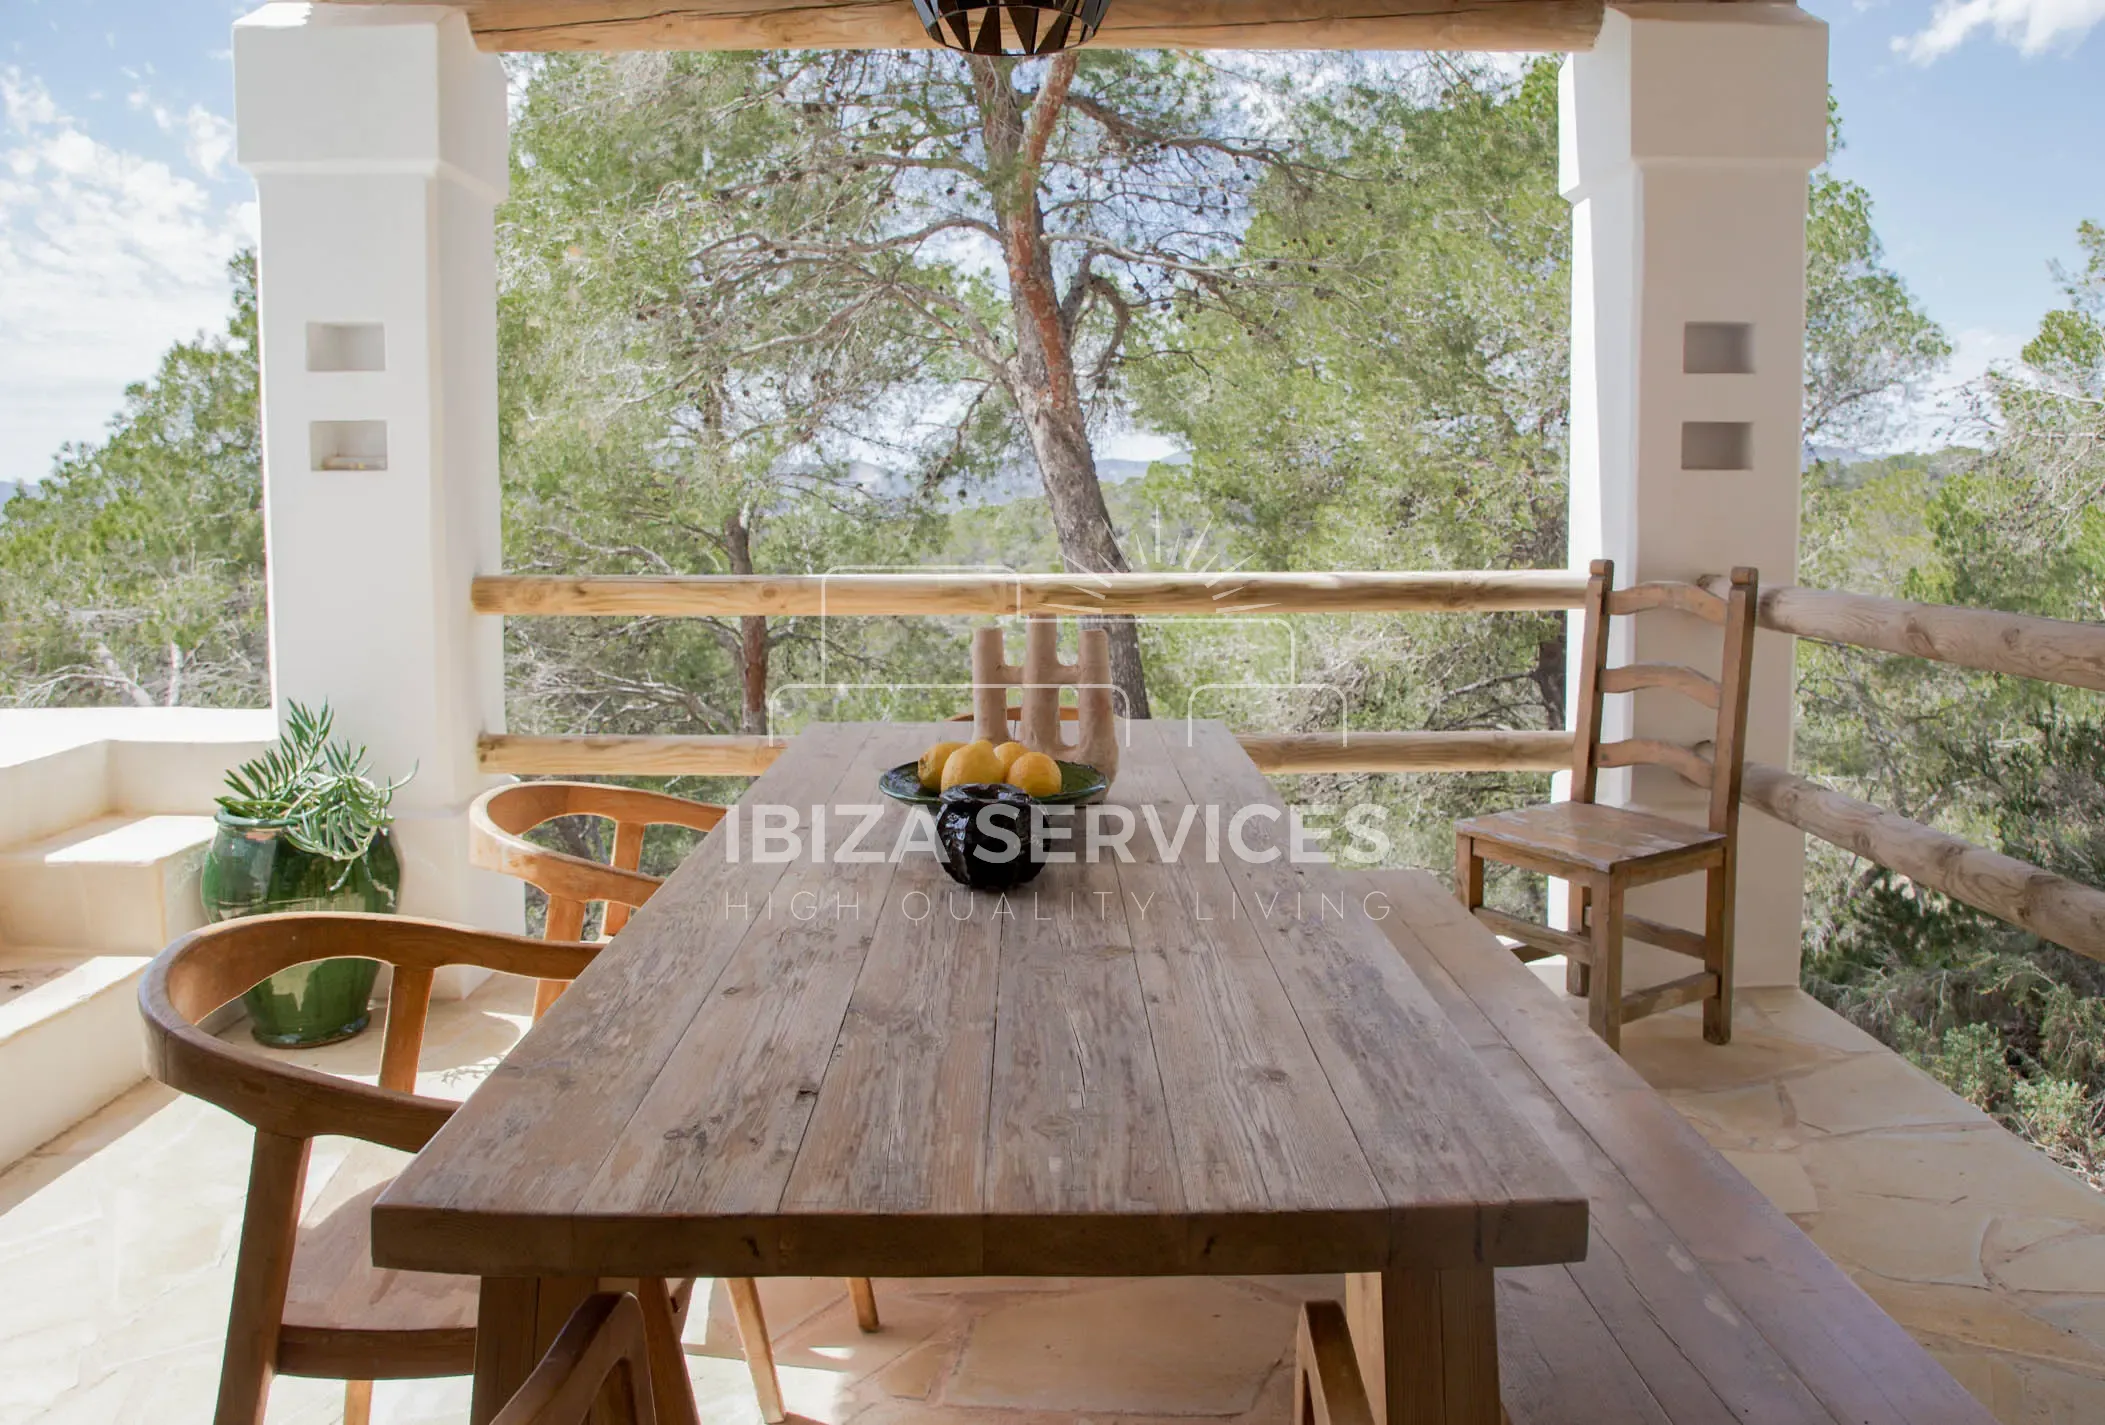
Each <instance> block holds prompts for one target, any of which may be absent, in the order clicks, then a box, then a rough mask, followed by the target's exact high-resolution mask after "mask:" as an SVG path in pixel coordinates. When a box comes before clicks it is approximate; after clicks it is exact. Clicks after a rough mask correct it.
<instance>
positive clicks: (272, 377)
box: [234, 4, 523, 929]
mask: <svg viewBox="0 0 2105 1425" xmlns="http://www.w3.org/2000/svg"><path fill="white" fill-rule="evenodd" d="M234 73H235V94H236V117H237V120H238V130H239V155H240V161H241V164H242V166H243V167H245V168H247V169H248V170H249V172H250V173H252V174H254V175H255V178H256V188H257V198H258V202H259V206H260V209H261V225H262V240H261V245H260V247H259V250H258V264H259V275H260V288H261V302H262V311H261V317H262V348H263V472H264V510H265V517H266V526H267V534H268V541H269V572H270V628H271V670H272V677H273V682H274V684H275V688H274V701H275V702H276V703H277V705H278V706H279V707H280V708H281V709H282V708H283V707H284V705H285V703H286V701H287V700H298V701H300V702H303V703H314V704H318V703H321V702H324V701H327V702H328V703H330V704H331V705H332V706H333V707H334V708H335V709H336V716H337V726H338V728H339V729H340V731H341V732H342V733H343V734H345V735H347V736H349V737H350V738H352V739H353V740H354V741H357V742H363V743H365V744H366V745H367V746H368V747H369V748H370V750H371V753H372V759H373V764H374V766H375V768H376V769H377V770H378V771H380V772H383V773H389V774H395V775H399V774H401V773H403V772H406V771H408V770H409V769H410V768H411V767H412V766H414V767H415V768H416V779H415V780H414V781H413V782H411V783H410V784H409V786H407V787H406V788H404V789H403V790H402V791H401V792H400V793H399V794H398V795H397V797H396V799H395V807H396V812H397V816H398V821H397V826H396V834H397V838H398V842H399V845H400V848H401V853H402V860H403V868H402V878H403V886H402V890H403V905H402V909H403V911H404V912H405V913H407V914H414V915H427V916H434V917H438V918H441V919H445V920H452V921H459V922H464V923H468V924H474V925H481V926H485V927H490V928H495V929H517V928H518V927H519V925H520V923H521V919H522V906H523V899H522V893H521V889H520V887H519V885H518V884H517V883H516V882H513V881H510V880H508V879H507V878H504V877H500V876H496V875H492V874H490V873H488V872H482V871H476V870H474V869H472V868H470V867H469V865H468V862H467V831H466V820H465V815H464V813H465V811H466V807H467V804H468V803H469V802H470V801H471V800H472V799H473V798H474V796H475V795H476V793H477V792H479V791H480V790H481V789H482V788H483V787H484V786H486V785H488V783H489V781H490V780H491V779H489V778H485V777H483V776H482V775H481V774H479V773H478V772H477V770H476V766H475V739H476V734H477V733H479V732H481V731H483V730H485V729H488V730H491V731H499V730H502V728H503V726H504V669H503V647H502V643H501V632H500V626H499V622H498V620H496V619H491V618H479V617H476V616H475V615H473V614H472V613H471V612H470V611H469V606H468V583H469V580H470V578H472V577H473V576H474V575H475V574H476V573H477V572H478V571H485V570H488V571H494V570H496V569H498V568H499V567H500V565H501V560H502V556H501V550H500V546H499V535H498V512H499V509H498V506H499V501H498V479H497V284H496V262H495V240H494V229H493V214H494V210H495V208H496V205H497V204H498V203H499V202H501V201H502V200H503V198H504V196H505V185H506V162H507V159H506V143H507V135H506V114H505V81H504V71H503V68H502V65H501V64H500V62H499V61H498V59H497V58H496V57H495V56H494V55H487V54H483V53H481V52H479V51H478V50H477V49H476V48H475V44H474V41H473V40H472V39H471V38H470V36H469V33H468V27H467V24H466V22H465V21H464V20H463V19H462V17H461V13H460V12H459V11H457V10H452V9H446V8H441V7H437V6H431V7H425V6H414V7H401V6H389V7H386V8H368V7H363V6H348V5H312V6H310V5H305V4H271V5H265V6H264V7H263V8H262V9H260V10H257V11H256V12H255V13H253V14H251V15H249V16H247V17H245V18H244V19H242V20H239V21H237V22H236V24H235V26H234Z"/></svg>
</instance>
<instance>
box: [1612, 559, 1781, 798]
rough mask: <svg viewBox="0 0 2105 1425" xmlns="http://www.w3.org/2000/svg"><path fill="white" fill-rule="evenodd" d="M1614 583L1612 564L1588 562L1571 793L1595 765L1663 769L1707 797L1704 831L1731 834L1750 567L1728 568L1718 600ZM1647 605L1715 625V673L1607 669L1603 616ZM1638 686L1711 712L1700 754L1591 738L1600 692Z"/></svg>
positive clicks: (1663, 586) (1688, 590) (1751, 610)
mask: <svg viewBox="0 0 2105 1425" xmlns="http://www.w3.org/2000/svg"><path fill="white" fill-rule="evenodd" d="M1614 585H1615V563H1614V561H1613V560H1608V559H1596V560H1594V561H1593V564H1592V567H1591V568H1590V569H1589V571H1588V578H1587V581H1586V602H1585V610H1586V634H1585V643H1584V644H1583V645H1582V647H1581V654H1580V664H1579V697H1578V703H1577V720H1576V724H1575V726H1574V727H1573V728H1572V786H1571V799H1572V800H1573V801H1575V802H1590V801H1592V800H1593V799H1594V795H1595V792H1596V789H1597V785H1598V782H1599V773H1600V769H1601V768H1603V767H1637V766H1660V767H1665V768H1667V769H1668V770H1669V771H1672V772H1674V773H1675V774H1676V775H1678V776H1680V777H1681V778H1682V779H1683V780H1684V781H1687V782H1691V783H1693V784H1695V785H1696V786H1699V787H1703V788H1705V789H1706V790H1707V791H1708V792H1709V793H1710V806H1709V827H1710V829H1711V830H1712V831H1716V832H1722V833H1724V834H1725V835H1726V836H1732V835H1734V834H1735V833H1736V832H1737V831H1738V829H1739V811H1740V779H1741V776H1742V772H1743V769H1744V767H1745V765H1746V757H1747V745H1746V744H1747V685H1748V682H1749V679H1750V676H1751V674H1752V672H1753V660H1754V615H1755V607H1756V604H1757V602H1758V595H1759V594H1760V592H1761V588H1760V586H1761V580H1760V576H1759V575H1757V574H1756V573H1755V571H1754V570H1752V569H1748V568H1737V569H1734V570H1733V571H1732V577H1731V582H1730V586H1729V588H1728V590H1727V592H1726V594H1725V596H1724V597H1722V598H1720V597H1719V596H1718V595H1716V594H1713V593H1711V592H1710V591H1709V590H1708V589H1704V588H1700V587H1698V586H1696V585H1693V584H1679V583H1650V584H1633V585H1632V586H1631V587H1629V588H1627V589H1617V588H1615V587H1614ZM1653 609H1673V610H1675V611H1677V612H1680V613H1685V614H1692V615H1694V616H1695V617H1697V618H1700V619H1702V620H1703V621H1704V622H1706V623H1709V624H1714V625H1717V626H1718V627H1720V628H1721V629H1722V630H1723V632H1724V649H1723V653H1722V655H1721V657H1720V659H1719V663H1720V668H1719V675H1718V676H1717V677H1715V678H1713V677H1711V676H1709V675H1708V674H1706V673H1702V672H1699V671H1697V670H1696V669H1694V668H1688V667H1684V666H1682V665H1681V664H1678V663H1629V664H1625V665H1623V666H1621V667H1619V668H1611V667H1609V666H1608V621H1609V620H1610V619H1611V618H1617V617H1626V616H1629V615H1632V614H1639V613H1645V612H1648V611H1650V610H1653ZM1648 688H1661V689H1665V690H1667V691H1670V692H1674V693H1678V694H1680V695H1681V696H1682V697H1685V698H1688V699H1690V700H1691V701H1693V702H1696V703H1699V704H1701V705H1702V706H1703V707H1705V708H1707V709H1709V710H1710V711H1711V712H1712V713H1713V714H1715V716H1716V726H1715V730H1714V732H1713V734H1712V737H1711V739H1710V747H1709V751H1708V755H1707V756H1706V755H1705V754H1704V753H1703V752H1702V751H1700V750H1698V749H1696V748H1692V747H1685V746H1682V745H1680V744H1678V743H1673V742H1666V741H1662V740H1660V739H1657V738H1646V737H1630V738H1624V739H1622V740H1621V741H1617V742H1603V741H1601V713H1602V702H1603V700H1604V699H1605V698H1606V696H1607V695H1608V694H1610V693H1636V692H1642V691H1644V690H1646V689H1648Z"/></svg>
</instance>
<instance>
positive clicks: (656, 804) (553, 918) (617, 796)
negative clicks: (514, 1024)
mask: <svg viewBox="0 0 2105 1425" xmlns="http://www.w3.org/2000/svg"><path fill="white" fill-rule="evenodd" d="M725 811H726V809H725V808H723V807H720V806H714V805H711V804H709V803H707V802H690V801H686V800H684V799H682V798H680V797H673V796H667V795H665V794H664V793H662V792H646V791H640V790H638V789H636V788H634V787H614V786H608V785H606V784H604V783H600V782H516V783H513V784H512V785H510V786H505V787H493V788H491V789H490V790H489V791H487V792H484V793H483V794H482V795H481V796H479V797H477V798H476V799H475V804H474V805H473V806H472V807H470V808H469V810H468V837H469V841H468V859H469V860H470V861H472V862H473V863H474V864H475V865H478V866H482V867H484V868H486V869H488V870H492V871H502V872H503V873H505V874H506V875H508V876H516V877H518V878H519V879H520V880H522V881H525V882H526V883H527V884H528V885H532V886H539V887H540V888H541V890H542V891H544V892H545V893H546V894H547V896H548V931H547V933H548V934H549V935H550V936H551V937H561V936H565V935H568V936H573V937H574V936H576V935H578V934H579V933H581V931H582V929H583V927H584V923H585V907H586V906H588V905H590V904H591V903H592V902H593V901H603V902H605V904H606V907H607V915H606V929H607V933H608V934H610V935H611V934H612V933H614V932H615V931H618V930H620V929H621V927H622V926H624V925H626V924H627V923H628V918H629V914H630V912H631V911H632V910H634V909H635V908H636V907H637V906H640V905H642V904H643V903H644V902H645V901H647V900H649V899H650V897H651V893H652V892H654V891H656V890H657V889H658V887H659V886H660V885H661V884H663V883H662V882H661V881H660V880H659V879H658V877H656V876H649V875H645V874H644V873H643V872H641V871H639V870H637V869H636V868H637V866H638V865H639V864H640V863H641V861H642V857H643V834H644V832H645V831H646V830H647V829H648V828H650V827H653V826H684V827H687V828H689V829H691V830H694V831H708V830H709V829H710V828H712V827H714V826H715V825H716V824H717V823H718V822H720V821H722V820H723V819H724V814H725ZM564 816H597V817H602V818H604V819H606V820H608V821H611V822H613V823H614V864H613V865H611V866H608V865H601V864H600V863H599V862H597V861H587V860H585V859H584V858H583V857H580V856H571V855H567V854H565V853H564V852H561V851H552V850H550V849H549V848H547V847H545V846H536V845H535V844H534V843H532V842H531V841H528V840H527V839H526V837H525V833H526V832H528V831H531V830H533V829H534V828H535V827H537V826H539V825H541V824H542V823H544V822H549V821H553V820H555V819H556V818H557V817H564ZM568 983H569V981H568V980H567V979H565V980H556V981H552V982H551V981H546V980H544V981H543V982H542V984H541V987H540V990H539V991H538V992H537V993H536V995H535V997H534V1017H535V1018H536V1019H538V1018H540V1017H541V1015H542V1014H544V1013H546V1012H547V1010H548V1007H549V1006H550V1005H552V1004H554V1003H555V1001H556V997H557V996H558V995H560V994H561V993H562V992H563V988H564V986H565V985H567V984H568ZM724 1290H725V1292H726V1293H727V1294H728V1295H729V1296H730V1298H731V1308H732V1312H733V1314H734V1315H735V1316H736V1317H737V1319H738V1337H739V1341H740V1343H741V1344H742V1345H743V1346H744V1348H745V1353H746V1366H747V1369H748V1370H750V1371H751V1372H752V1376H753V1391H754V1394H755V1395H757V1396H758V1397H759V1401H760V1414H761V1417H762V1418H763V1419H765V1420H767V1421H768V1422H770V1425H775V1422H779V1421H780V1420H782V1418H783V1408H782V1387H781V1383H780V1381H779V1380H778V1378H777V1376H776V1374H775V1351H774V1346H773V1343H772V1342H771V1341H770V1340H769V1337H768V1329H767V1317H766V1314H765V1313H764V1312H763V1311H762V1310H761V1305H760V1289H759V1286H758V1284H757V1283H755V1282H754V1281H753V1280H752V1279H751V1278H749V1277H726V1278H725V1279H724ZM848 1295H849V1297H850V1299H851V1300H852V1301H853V1302H854V1304H855V1324H856V1325H857V1326H858V1327H860V1328H861V1329H862V1330H864V1331H876V1330H878V1329H880V1327H881V1325H882V1323H881V1322H880V1321H879V1320H878V1316H877V1293H876V1290H875V1289H874V1288H873V1287H872V1286H871V1285H870V1282H869V1280H868V1278H865V1277H852V1278H850V1279H849V1281H848Z"/></svg>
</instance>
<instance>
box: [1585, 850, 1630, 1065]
mask: <svg viewBox="0 0 2105 1425" xmlns="http://www.w3.org/2000/svg"><path fill="white" fill-rule="evenodd" d="M1591 979H1592V984H1591V986H1589V989H1590V993H1589V994H1588V995H1587V997H1586V1018H1587V1021H1588V1022H1589V1023H1590V1024H1591V1025H1592V1026H1593V1032H1594V1033H1595V1034H1597V1035H1599V1036H1600V1038H1601V1042H1603V1043H1604V1044H1606V1045H1607V1046H1608V1047H1609V1048H1610V1049H1613V1050H1615V1052H1616V1053H1618V1054H1620V1053H1621V1052H1622V1051H1623V888H1622V886H1621V884H1620V883H1618V882H1617V881H1615V880H1613V879H1609V880H1604V881H1601V882H1598V883H1596V884H1595V886H1594V888H1593V974H1592V976H1591Z"/></svg>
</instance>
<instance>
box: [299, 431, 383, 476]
mask: <svg viewBox="0 0 2105 1425" xmlns="http://www.w3.org/2000/svg"><path fill="white" fill-rule="evenodd" d="M307 446H308V450H309V452H310V454H312V456H313V457H314V459H313V466H314V468H315V469H316V470H385V469H387V422H386V421H314V422H312V423H311V424H309V425H308V427H307Z"/></svg>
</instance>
